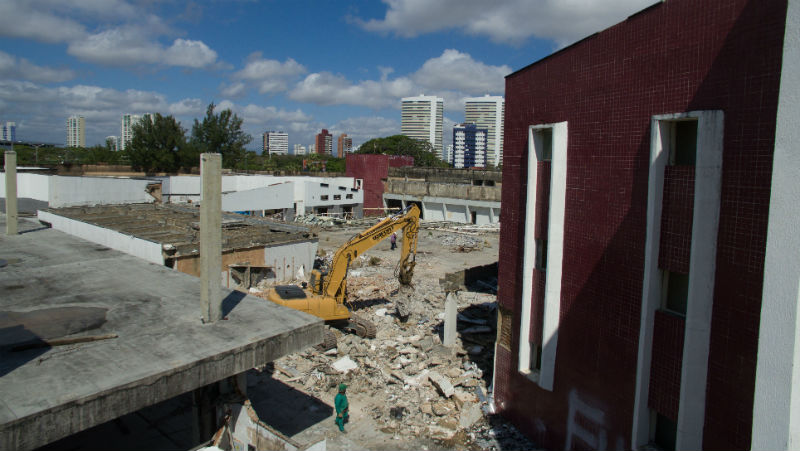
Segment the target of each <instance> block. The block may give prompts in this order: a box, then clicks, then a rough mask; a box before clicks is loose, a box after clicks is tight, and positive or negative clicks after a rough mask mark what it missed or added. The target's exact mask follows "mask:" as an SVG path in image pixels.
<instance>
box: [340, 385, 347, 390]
mask: <svg viewBox="0 0 800 451" xmlns="http://www.w3.org/2000/svg"><path fill="white" fill-rule="evenodd" d="M346 389H347V385H345V384H339V391H345V390H346Z"/></svg>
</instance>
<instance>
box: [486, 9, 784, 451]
mask: <svg viewBox="0 0 800 451" xmlns="http://www.w3.org/2000/svg"><path fill="white" fill-rule="evenodd" d="M785 15H786V2H785V1H783V0H762V1H755V0H750V1H747V0H707V1H702V2H698V1H696V0H670V1H668V2H663V3H659V4H656V5H654V6H652V7H650V8H648V9H646V10H644V11H642V12H640V13H638V14H636V15H634V16H631V17H630V18H628V19H627V20H625V21H624V22H622V23H620V24H618V25H616V26H614V27H611V28H609V29H607V30H605V31H602V32H600V33H598V34H596V35H593V36H591V37H589V38H587V39H585V40H583V41H581V42H578V43H576V44H574V45H572V46H570V47H567V48H565V49H562V50H560V51H559V52H557V53H555V54H553V55H551V56H549V57H547V58H545V59H543V60H541V61H539V62H537V63H535V64H533V65H531V66H529V67H527V68H525V69H523V70H520V71H519V72H516V73H514V74H512V75H510V76H509V77H507V79H506V115H505V148H504V159H503V197H502V204H503V220H502V223H501V243H500V250H499V252H500V255H503V256H504V258H502V259H501V260H500V262H499V272H500V280H499V293H498V302H499V303H500V305H501V306H503V307H505V308H507V309H510V310H511V311H512V312H513V313H514V324H513V331H514V335H513V337H512V349H511V351H510V352H507V351H506V350H504V349H501V348H500V347H498V349H501V350H499V351H498V353H497V367H496V368H495V378H496V379H495V384H496V386H495V389H496V392H495V399H496V401H497V402H498V406H500V408H501V409H502V413H503V415H505V416H507V417H509V418H511V419H512V420H513V421H514V422H516V423H517V424H518V425H519V426H520V427H521V429H522V430H524V431H525V432H526V433H527V434H528V435H529V436H531V437H532V438H533V439H534V440H537V442H538V444H539V445H540V446H543V447H545V448H547V449H563V448H564V447H565V446H566V444H567V443H571V444H572V446H576V445H575V443H576V440H577V438H576V437H577V436H576V434H575V431H576V430H582V431H597V432H598V434H599V431H602V435H603V437H604V440H606V443H605V444H604V446H606V447H607V448H612V447H614V448H616V447H618V446H621V447H622V448H625V449H628V448H629V447H630V446H631V444H630V438H631V428H632V419H633V404H634V390H635V385H636V362H637V351H638V338H639V328H640V327H639V326H640V324H639V322H640V314H641V311H640V308H641V299H642V281H643V271H644V242H645V233H646V209H647V188H648V185H647V183H648V170H649V154H650V120H651V117H652V116H653V115H657V114H667V113H679V112H687V111H695V110H722V111H723V112H724V115H725V122H724V133H725V135H724V143H723V146H724V154H723V173H722V198H721V205H720V224H719V236H718V243H717V245H718V250H717V262H716V278H715V281H714V284H715V291H714V303H713V311H712V328H711V350H710V356H709V368H708V369H709V371H708V390H707V398H706V423H705V429H704V447H705V448H707V449H747V448H749V447H750V434H751V427H752V407H753V389H754V385H755V367H756V366H755V362H756V351H757V344H758V327H759V311H760V307H761V289H762V279H763V266H764V251H765V243H766V230H767V217H768V209H769V193H770V178H771V171H772V152H773V147H774V132H775V117H776V111H777V100H778V87H779V81H780V68H781V55H782V42H783V32H784V21H785ZM563 121H567V122H568V136H567V139H568V141H567V142H568V155H567V181H566V214H565V224H564V257H563V275H562V281H561V284H562V286H561V290H562V292H561V318H560V323H559V330H558V354H557V361H556V367H555V384H554V389H553V391H552V392H550V391H546V390H542V389H540V388H538V386H537V385H536V384H535V383H533V382H531V381H529V380H528V379H527V378H525V377H524V376H522V375H521V374H520V373H519V372H518V371H517V352H518V346H519V340H520V337H519V323H520V321H521V320H530V319H527V318H526V319H522V318H520V317H519V311H520V307H521V293H522V286H521V281H522V274H521V271H522V262H523V245H524V239H523V233H524V220H525V193H526V179H527V161H528V160H527V158H528V156H527V149H528V143H527V139H528V127H529V126H530V125H535V124H547V123H557V122H563ZM665 330H666V329H665ZM581 409H583V410H584V411H585V412H598V411H599V412H601V415H599V417H595V419H594V420H592V421H588V423H592V424H590V425H588V424H586V423H587V420H586V418H587V417H586V415H583V414H580V413H576V411H580V410H581ZM585 412H584V413H585ZM576 417H577V418H576ZM581 418H582V420H581Z"/></svg>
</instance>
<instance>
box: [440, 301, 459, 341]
mask: <svg viewBox="0 0 800 451" xmlns="http://www.w3.org/2000/svg"><path fill="white" fill-rule="evenodd" d="M457 323H458V292H457V291H448V292H447V297H446V298H445V300H444V340H443V341H442V343H443V344H444V345H445V346H453V345H454V344H456V325H457Z"/></svg>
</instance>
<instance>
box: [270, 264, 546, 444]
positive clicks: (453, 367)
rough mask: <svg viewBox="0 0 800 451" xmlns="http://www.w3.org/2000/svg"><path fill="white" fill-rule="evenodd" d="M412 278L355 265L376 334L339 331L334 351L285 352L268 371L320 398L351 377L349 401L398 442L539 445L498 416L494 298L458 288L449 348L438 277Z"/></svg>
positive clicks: (358, 309)
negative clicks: (402, 280) (407, 281)
mask: <svg viewBox="0 0 800 451" xmlns="http://www.w3.org/2000/svg"><path fill="white" fill-rule="evenodd" d="M414 282H415V285H414V287H413V288H401V287H400V285H399V283H398V282H397V279H396V277H395V276H394V274H393V269H392V267H391V263H388V262H387V263H385V264H383V265H378V266H369V265H362V266H361V267H359V268H357V269H353V270H351V271H350V272H349V275H348V279H347V283H348V286H347V291H348V299H349V300H350V304H351V307H352V308H353V310H354V311H355V313H357V314H358V315H359V316H361V317H363V318H367V319H369V320H370V321H372V322H374V323H375V324H376V326H377V331H378V332H377V336H376V338H374V339H365V338H360V337H358V336H356V335H352V334H346V333H342V332H340V331H338V330H335V329H334V331H335V332H334V333H335V334H336V335H337V341H338V343H337V348H335V349H331V350H328V351H320V350H317V349H313V348H309V349H307V350H305V351H303V352H300V353H295V354H292V355H288V356H285V357H283V358H281V359H279V360H278V361H276V362H275V365H274V368H275V369H274V371H273V372H272V374H271V377H273V378H276V379H278V380H281V381H283V382H284V383H286V384H288V385H290V386H292V387H293V388H296V389H298V390H302V391H303V392H305V393H308V394H310V395H311V396H314V397H316V398H319V399H332V397H333V395H334V394H335V393H336V389H337V386H338V384H339V383H341V382H344V383H346V384H347V385H348V397H349V398H350V402H351V406H354V405H362V407H361V411H362V412H363V413H364V414H365V415H368V416H369V417H371V418H372V420H373V421H374V423H375V425H376V427H375V429H376V433H382V434H387V435H390V436H391V437H392V438H394V439H396V440H411V439H414V438H418V437H425V438H428V439H432V440H434V441H436V442H438V443H439V444H440V445H441V446H444V447H448V448H450V447H455V448H476V449H478V448H479V449H504V448H509V447H510V448H512V449H532V448H533V446H532V445H531V444H530V443H529V442H527V440H525V439H524V437H522V436H521V435H519V434H518V433H516V432H515V431H516V430H515V429H514V428H513V427H510V426H505V422H504V421H502V420H501V419H500V418H499V416H497V415H495V414H494V413H495V410H494V403H493V400H492V397H491V387H490V386H489V384H491V369H492V364H493V362H492V361H493V357H494V356H493V353H494V346H493V344H494V338H495V336H496V330H495V328H496V316H495V315H496V299H495V296H494V295H492V294H489V293H476V292H462V293H461V295H460V296H459V310H460V313H459V315H458V331H459V334H458V336H459V338H458V339H457V340H456V344H455V346H453V347H445V346H444V345H443V344H442V339H441V337H442V333H443V324H442V321H443V318H444V299H445V293H444V292H443V291H442V289H441V287H440V286H439V285H438V282H437V281H435V279H434V278H423V277H417V278H415V279H414ZM399 305H403V306H404V308H405V309H406V311H407V312H408V318H407V319H406V320H405V321H403V318H401V317H400V315H398V314H397V310H398V306H399ZM497 424H500V425H503V427H499V426H497ZM509 440H510V441H509Z"/></svg>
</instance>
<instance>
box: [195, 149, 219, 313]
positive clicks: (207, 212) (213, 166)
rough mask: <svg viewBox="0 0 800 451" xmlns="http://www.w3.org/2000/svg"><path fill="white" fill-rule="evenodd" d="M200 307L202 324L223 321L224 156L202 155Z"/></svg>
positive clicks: (214, 154)
mask: <svg viewBox="0 0 800 451" xmlns="http://www.w3.org/2000/svg"><path fill="white" fill-rule="evenodd" d="M200 177H201V179H202V182H201V183H202V196H203V197H202V199H201V201H200V202H201V203H200V283H201V287H200V305H201V309H202V314H203V322H206V323H213V322H214V321H216V320H218V319H221V318H222V291H221V285H222V281H221V275H220V274H221V272H222V156H221V155H220V154H218V153H204V154H201V155H200Z"/></svg>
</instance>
